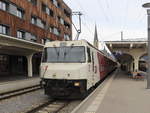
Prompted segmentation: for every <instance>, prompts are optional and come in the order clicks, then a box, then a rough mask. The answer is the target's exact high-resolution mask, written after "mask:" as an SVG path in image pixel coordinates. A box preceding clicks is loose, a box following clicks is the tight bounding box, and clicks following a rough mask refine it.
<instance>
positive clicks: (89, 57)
mask: <svg viewBox="0 0 150 113" xmlns="http://www.w3.org/2000/svg"><path fill="white" fill-rule="evenodd" d="M87 56H88V57H87V58H88V59H87V62H91V52H90V48H89V47H87Z"/></svg>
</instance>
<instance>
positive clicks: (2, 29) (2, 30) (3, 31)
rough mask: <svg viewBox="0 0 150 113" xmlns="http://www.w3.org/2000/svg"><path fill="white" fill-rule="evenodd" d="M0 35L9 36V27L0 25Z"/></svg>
mask: <svg viewBox="0 0 150 113" xmlns="http://www.w3.org/2000/svg"><path fill="white" fill-rule="evenodd" d="M0 33H1V34H5V35H9V27H8V26H5V25H0Z"/></svg>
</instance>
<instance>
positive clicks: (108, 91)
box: [72, 70, 150, 113]
mask: <svg viewBox="0 0 150 113" xmlns="http://www.w3.org/2000/svg"><path fill="white" fill-rule="evenodd" d="M149 99H150V90H149V89H146V80H137V79H133V78H131V77H129V76H128V75H126V74H125V73H123V72H121V71H120V70H117V71H116V72H115V73H114V74H113V75H112V76H110V77H109V78H108V79H106V80H105V81H104V82H103V83H102V84H101V85H100V86H99V87H98V88H97V89H96V90H94V92H93V93H92V94H90V95H89V96H88V97H87V98H86V99H85V100H84V101H83V102H82V103H81V104H80V105H79V106H77V107H76V108H75V109H74V110H73V111H72V113H150V109H149V105H150V100H149Z"/></svg>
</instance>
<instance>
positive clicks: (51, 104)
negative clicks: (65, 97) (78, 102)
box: [26, 100, 70, 113]
mask: <svg viewBox="0 0 150 113" xmlns="http://www.w3.org/2000/svg"><path fill="white" fill-rule="evenodd" d="M69 103H70V101H56V100H50V101H48V102H45V103H43V104H41V105H39V106H37V107H35V108H33V109H31V110H29V111H27V112H26V113H58V112H59V111H60V110H62V109H63V108H64V107H66V106H67V105H68V104H69Z"/></svg>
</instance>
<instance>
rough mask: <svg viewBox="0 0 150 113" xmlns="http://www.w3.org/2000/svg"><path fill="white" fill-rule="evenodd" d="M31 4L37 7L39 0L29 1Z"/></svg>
mask: <svg viewBox="0 0 150 113" xmlns="http://www.w3.org/2000/svg"><path fill="white" fill-rule="evenodd" d="M28 1H29V2H31V3H32V4H33V5H37V0H28Z"/></svg>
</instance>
